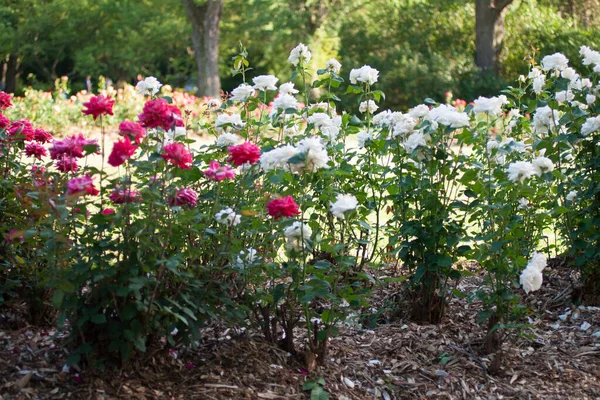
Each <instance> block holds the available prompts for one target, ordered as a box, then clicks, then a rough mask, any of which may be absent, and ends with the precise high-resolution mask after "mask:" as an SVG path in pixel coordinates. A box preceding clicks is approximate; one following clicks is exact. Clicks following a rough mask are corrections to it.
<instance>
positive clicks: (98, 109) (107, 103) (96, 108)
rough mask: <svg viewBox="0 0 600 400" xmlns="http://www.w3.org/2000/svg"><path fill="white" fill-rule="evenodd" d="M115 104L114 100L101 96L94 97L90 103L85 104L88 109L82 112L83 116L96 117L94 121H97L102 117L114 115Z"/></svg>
mask: <svg viewBox="0 0 600 400" xmlns="http://www.w3.org/2000/svg"><path fill="white" fill-rule="evenodd" d="M114 104H115V101H114V100H112V99H111V98H110V97H107V96H104V95H103V94H101V95H99V96H94V97H92V98H91V99H90V101H88V102H86V103H83V106H84V107H86V108H85V109H83V110H82V111H81V112H82V113H83V115H91V116H92V117H94V120H96V118H98V117H99V116H101V115H113V109H112V108H113V105H114Z"/></svg>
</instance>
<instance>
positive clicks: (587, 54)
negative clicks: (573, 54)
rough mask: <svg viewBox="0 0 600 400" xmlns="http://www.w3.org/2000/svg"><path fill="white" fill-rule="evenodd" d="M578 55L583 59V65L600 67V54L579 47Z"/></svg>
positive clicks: (587, 48) (584, 47)
mask: <svg viewBox="0 0 600 400" xmlns="http://www.w3.org/2000/svg"><path fill="white" fill-rule="evenodd" d="M579 54H581V56H582V57H583V65H591V64H594V65H600V53H598V52H597V51H596V50H592V49H590V48H589V47H587V46H581V48H580V49H579Z"/></svg>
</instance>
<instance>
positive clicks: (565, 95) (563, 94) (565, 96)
mask: <svg viewBox="0 0 600 400" xmlns="http://www.w3.org/2000/svg"><path fill="white" fill-rule="evenodd" d="M554 98H555V99H556V101H558V102H559V103H566V102H567V101H573V100H574V99H575V94H573V91H572V90H561V91H560V92H556V94H555V95H554Z"/></svg>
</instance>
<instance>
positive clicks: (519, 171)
mask: <svg viewBox="0 0 600 400" xmlns="http://www.w3.org/2000/svg"><path fill="white" fill-rule="evenodd" d="M507 172H508V179H510V180H511V181H513V182H517V181H518V182H520V183H523V182H524V181H525V179H528V178H531V177H532V176H533V175H535V173H536V170H535V168H534V167H533V164H531V163H530V162H528V161H517V162H513V163H510V164H509V166H508V169H507Z"/></svg>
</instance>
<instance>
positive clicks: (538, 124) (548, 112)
mask: <svg viewBox="0 0 600 400" xmlns="http://www.w3.org/2000/svg"><path fill="white" fill-rule="evenodd" d="M558 125H559V115H558V111H556V110H553V109H552V108H550V107H549V106H544V107H538V108H537V109H536V110H535V113H534V114H533V131H534V132H535V133H538V134H545V133H548V132H549V131H550V130H553V129H555V128H556V127H557V126H558Z"/></svg>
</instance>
